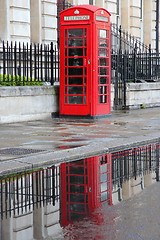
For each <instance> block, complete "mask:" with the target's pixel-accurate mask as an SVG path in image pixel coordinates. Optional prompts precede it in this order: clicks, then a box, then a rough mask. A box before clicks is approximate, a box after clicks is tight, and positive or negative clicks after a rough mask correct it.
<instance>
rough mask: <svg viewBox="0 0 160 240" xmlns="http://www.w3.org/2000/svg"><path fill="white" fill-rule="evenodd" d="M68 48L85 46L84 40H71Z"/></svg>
mask: <svg viewBox="0 0 160 240" xmlns="http://www.w3.org/2000/svg"><path fill="white" fill-rule="evenodd" d="M68 46H72V47H78V46H83V38H71V39H69V41H68Z"/></svg>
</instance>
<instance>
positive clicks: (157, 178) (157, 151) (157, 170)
mask: <svg viewBox="0 0 160 240" xmlns="http://www.w3.org/2000/svg"><path fill="white" fill-rule="evenodd" d="M159 147H160V145H159V144H156V181H157V182H159Z"/></svg>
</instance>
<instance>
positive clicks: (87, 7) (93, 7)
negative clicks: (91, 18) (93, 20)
mask: <svg viewBox="0 0 160 240" xmlns="http://www.w3.org/2000/svg"><path fill="white" fill-rule="evenodd" d="M77 8H78V9H80V8H81V9H87V10H88V11H90V12H93V13H94V12H96V11H98V10H103V11H106V12H107V13H108V14H109V15H111V14H110V12H108V11H107V10H106V9H105V8H101V7H97V6H94V5H89V4H83V5H77V6H74V7H70V8H67V9H65V10H63V11H62V12H61V13H63V12H65V11H68V10H69V9H70V10H71V9H77Z"/></svg>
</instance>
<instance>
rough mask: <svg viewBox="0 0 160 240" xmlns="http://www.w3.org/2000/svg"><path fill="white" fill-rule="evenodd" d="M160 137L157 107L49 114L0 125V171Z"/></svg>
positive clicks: (126, 146) (61, 159) (147, 141)
mask: <svg viewBox="0 0 160 240" xmlns="http://www.w3.org/2000/svg"><path fill="white" fill-rule="evenodd" d="M159 139H160V108H158V107H157V108H150V109H138V110H130V111H126V112H122V111H120V112H113V113H112V114H111V115H110V116H108V117H106V118H101V119H95V120H93V119H69V118H48V119H44V120H39V121H30V122H20V123H10V124H1V125H0V161H1V163H0V165H1V167H0V175H3V174H7V173H11V172H16V171H23V170H26V169H31V168H36V167H41V166H49V165H52V164H53V163H59V162H63V161H70V160H75V159H81V158H84V157H90V156H95V155H99V154H102V153H106V152H111V151H112V152H113V151H117V150H120V149H127V148H129V147H130V148H132V147H134V146H138V145H139V144H140V145H143V143H144V144H146V143H147V144H148V143H150V142H154V141H159Z"/></svg>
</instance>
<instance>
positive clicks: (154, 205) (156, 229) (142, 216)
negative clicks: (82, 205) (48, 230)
mask: <svg viewBox="0 0 160 240" xmlns="http://www.w3.org/2000/svg"><path fill="white" fill-rule="evenodd" d="M159 185H160V183H159V182H157V183H154V184H153V185H151V186H149V187H147V188H145V189H144V190H143V191H142V192H141V193H139V194H137V195H135V196H134V197H132V198H131V199H128V200H126V201H122V202H121V203H119V204H117V205H115V206H108V205H102V206H101V208H99V209H97V210H96V211H95V212H94V213H93V215H92V218H86V219H83V221H79V222H75V223H74V224H71V225H69V226H67V227H66V228H64V229H63V234H61V235H59V236H57V237H53V236H52V237H50V238H47V239H48V240H49V239H50V240H51V239H54V240H55V239H57V240H60V239H66V240H70V239H78V240H84V239H86V240H88V239H90V240H98V239H100V240H159V239H160V216H159V209H160V201H159V199H160V191H159V187H160V186H159Z"/></svg>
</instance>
